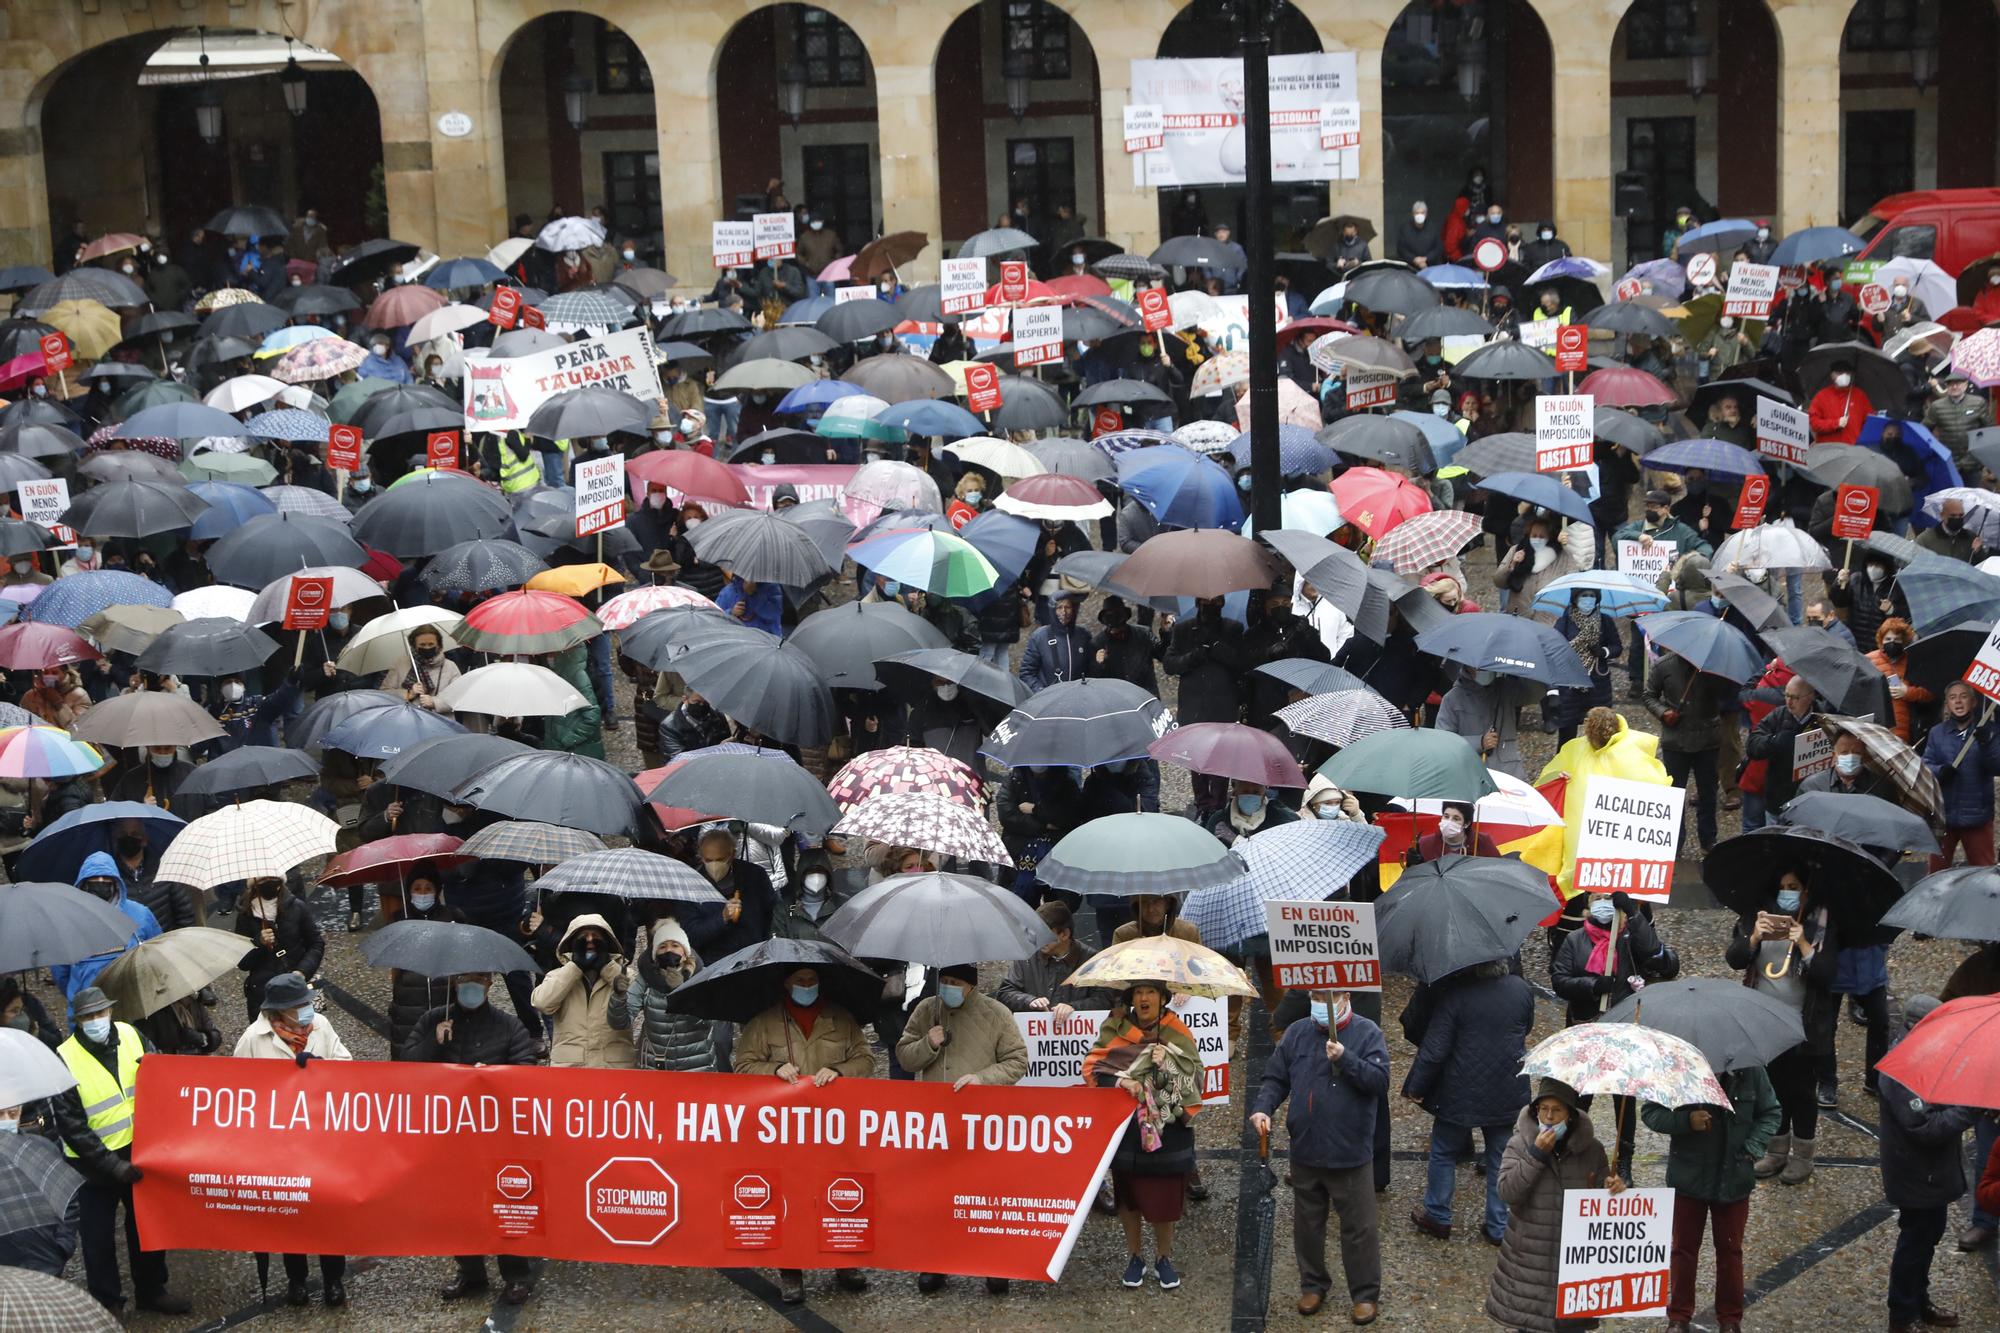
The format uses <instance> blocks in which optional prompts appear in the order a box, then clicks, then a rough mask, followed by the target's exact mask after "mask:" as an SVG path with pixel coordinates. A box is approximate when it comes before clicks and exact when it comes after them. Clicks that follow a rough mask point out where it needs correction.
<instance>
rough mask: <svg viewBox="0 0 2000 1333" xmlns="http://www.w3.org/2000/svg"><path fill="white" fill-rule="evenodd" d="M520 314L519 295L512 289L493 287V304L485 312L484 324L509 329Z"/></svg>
mask: <svg viewBox="0 0 2000 1333" xmlns="http://www.w3.org/2000/svg"><path fill="white" fill-rule="evenodd" d="M520 314H521V293H520V292H519V291H518V290H517V289H515V288H513V287H495V288H494V289H493V304H492V306H491V307H489V308H488V309H487V311H486V322H487V323H489V324H498V325H499V326H500V327H501V328H503V329H511V328H513V327H514V321H515V320H516V319H518V318H519V317H520Z"/></svg>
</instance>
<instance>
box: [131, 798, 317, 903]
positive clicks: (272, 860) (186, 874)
mask: <svg viewBox="0 0 2000 1333" xmlns="http://www.w3.org/2000/svg"><path fill="white" fill-rule="evenodd" d="M339 834H340V825H338V824H336V823H334V822H333V821H332V820H331V819H328V818H327V817H326V816H325V815H323V814H321V813H320V812H319V811H317V810H314V809H313V808H312V807H310V806H306V805H300V804H298V803H297V802H293V801H245V802H244V803H242V804H241V805H231V806H226V807H224V808H223V809H221V810H217V811H216V812H215V813H214V814H211V815H203V816H202V817H201V818H200V819H197V820H195V821H194V822H193V823H191V824H189V825H188V826H187V827H186V828H184V829H182V830H181V831H180V833H179V835H178V836H176V837H175V838H174V841H173V843H172V844H171V845H170V846H169V847H168V848H167V850H166V853H165V855H163V856H161V858H160V868H159V871H158V874H159V876H160V877H161V878H162V879H163V880H166V881H168V882H171V883H176V884H189V885H192V886H194V887H195V888H198V889H212V888H214V887H215V886H216V885H218V884H227V883H229V882H230V881H231V880H238V879H279V878H282V877H283V876H284V875H285V873H286V872H287V871H289V870H291V869H292V868H293V867H294V866H297V865H301V864H303V863H305V862H307V861H310V860H312V859H313V858H314V857H316V856H331V855H332V854H333V850H334V840H335V838H337V837H338V836H339Z"/></svg>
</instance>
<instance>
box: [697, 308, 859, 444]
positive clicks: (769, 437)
mask: <svg viewBox="0 0 2000 1333" xmlns="http://www.w3.org/2000/svg"><path fill="white" fill-rule="evenodd" d="M850 304H854V303H852V302H850ZM876 304H877V305H880V304H881V302H879V301H878V302H876ZM766 450H769V451H770V453H771V455H772V457H773V459H774V461H776V462H779V463H826V462H831V461H832V460H833V458H834V457H837V456H838V453H839V446H838V445H837V443H836V442H835V441H833V440H830V439H828V438H827V437H826V436H824V435H815V434H814V433H813V432H811V431H809V430H797V429H795V428H793V427H791V426H773V427H772V428H771V429H770V430H765V431H759V432H757V433H756V434H755V435H752V436H749V437H748V438H746V439H741V440H738V441H737V442H736V445H735V447H734V448H732V449H731V450H730V451H729V453H728V456H727V457H725V458H723V460H722V461H723V462H725V463H755V462H757V461H758V460H759V459H761V458H763V456H764V453H765V451H766Z"/></svg>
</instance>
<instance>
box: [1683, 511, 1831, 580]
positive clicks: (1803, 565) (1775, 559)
mask: <svg viewBox="0 0 2000 1333" xmlns="http://www.w3.org/2000/svg"><path fill="white" fill-rule="evenodd" d="M1732 564H1734V565H1741V566H1742V567H1743V568H1745V569H1831V568H1833V562H1832V561H1830V560H1828V559H1827V558H1826V551H1825V549H1824V548H1822V547H1821V546H1820V544H1819V543H1818V542H1817V541H1815V540H1814V539H1813V538H1812V536H1811V535H1810V534H1809V533H1805V532H1801V531H1800V530H1799V529H1797V528H1795V527H1793V526H1792V525H1791V524H1790V523H1789V522H1787V523H1760V524H1758V525H1757V526H1756V527H1754V528H1745V529H1744V530H1743V531H1741V532H1732V533H1730V534H1729V536H1728V537H1727V538H1726V539H1725V540H1724V541H1723V543H1722V545H1721V546H1720V547H1719V548H1717V550H1716V552H1715V554H1714V556H1712V557H1711V558H1710V561H1709V567H1710V568H1712V569H1727V568H1729V567H1730V566H1731V565H1732Z"/></svg>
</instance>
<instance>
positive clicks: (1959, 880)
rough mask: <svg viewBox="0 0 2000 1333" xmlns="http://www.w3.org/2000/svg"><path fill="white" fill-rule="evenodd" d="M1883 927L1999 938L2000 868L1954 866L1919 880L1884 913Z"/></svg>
mask: <svg viewBox="0 0 2000 1333" xmlns="http://www.w3.org/2000/svg"><path fill="white" fill-rule="evenodd" d="M1881 924H1882V929H1884V930H1907V931H1909V932H1911V933H1912V934H1915V935H1927V936H1930V937H1931V938H1933V939H1941V940H1978V941H1980V942H1982V943H1990V942H1991V941H1993V940H2000V870H1996V869H1994V868H1993V867H1992V866H1954V867H1953V868H1951V869H1949V870H1940V871H1938V872H1937V873H1936V874H1935V875H1928V876H1926V877H1924V878H1923V879H1921V880H1919V881H1918V882H1917V886H1916V887H1915V888H1913V889H1911V890H1910V891H1909V892H1908V893H1906V894H1904V895H1903V897H1902V900H1901V901H1900V902H1898V903H1897V904H1896V905H1895V906H1894V907H1892V908H1890V909H1889V910H1888V911H1887V912H1886V913H1884V914H1883V916H1882V922H1881Z"/></svg>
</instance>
